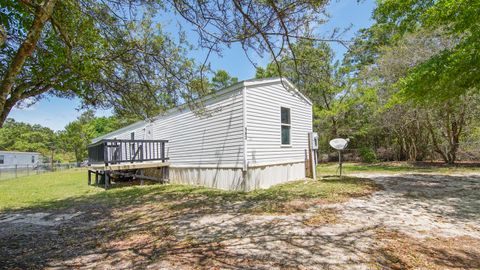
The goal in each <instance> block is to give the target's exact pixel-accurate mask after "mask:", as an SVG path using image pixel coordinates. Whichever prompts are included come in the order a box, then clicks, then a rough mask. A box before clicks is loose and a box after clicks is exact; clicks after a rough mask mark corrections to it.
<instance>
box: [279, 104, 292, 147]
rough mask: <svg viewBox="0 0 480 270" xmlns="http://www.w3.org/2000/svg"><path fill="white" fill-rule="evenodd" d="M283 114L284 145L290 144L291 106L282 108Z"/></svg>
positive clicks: (281, 112)
mask: <svg viewBox="0 0 480 270" xmlns="http://www.w3.org/2000/svg"><path fill="white" fill-rule="evenodd" d="M280 114H281V122H282V123H281V125H282V127H281V133H282V134H281V135H282V145H290V129H291V122H290V109H289V108H284V107H281V108H280Z"/></svg>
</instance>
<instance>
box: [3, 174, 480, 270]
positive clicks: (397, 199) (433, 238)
mask: <svg viewBox="0 0 480 270" xmlns="http://www.w3.org/2000/svg"><path fill="white" fill-rule="evenodd" d="M365 176H368V177H369V178H371V179H373V180H374V181H375V182H377V183H378V184H380V185H381V186H383V190H381V191H378V192H375V193H374V194H372V195H370V196H366V197H358V198H353V199H350V200H348V201H347V202H344V203H337V204H318V205H316V206H314V207H311V208H309V209H308V210H307V211H306V212H301V213H293V214H289V215H267V214H262V215H259V214H251V213H243V212H242V211H241V209H242V202H238V203H233V204H232V203H229V204H226V203H218V204H216V205H214V206H212V205H210V204H206V205H202V202H201V201H200V202H198V201H196V202H195V203H194V204H192V202H191V201H190V200H189V199H188V198H185V199H183V200H182V201H180V202H176V204H175V205H174V206H175V207H173V208H172V207H171V205H170V207H169V208H168V210H167V208H166V207H165V206H163V205H161V203H159V204H155V205H154V204H144V205H141V206H139V205H136V206H132V207H124V208H121V209H105V208H102V206H95V207H77V208H72V209H66V210H62V211H53V212H36V213H32V212H22V213H18V212H17V213H5V214H2V215H0V268H5V269H9V268H11V269H16V268H18V269H22V268H47V269H64V268H77V269H92V268H97V269H110V268H118V269H132V268H147V269H479V268H480V175H433V174H398V175H380V174H376V175H363V177H365ZM172 209H174V210H172Z"/></svg>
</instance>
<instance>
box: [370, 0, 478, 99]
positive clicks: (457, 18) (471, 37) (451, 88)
mask: <svg viewBox="0 0 480 270" xmlns="http://www.w3.org/2000/svg"><path fill="white" fill-rule="evenodd" d="M478 14H480V2H479V1H476V0H440V1H431V0H409V1H395V0H383V1H379V5H378V7H377V9H376V10H375V15H374V17H375V19H376V20H377V26H379V27H382V28H385V29H391V30H393V31H394V32H395V33H396V35H394V36H393V37H392V38H391V40H390V44H394V43H395V42H396V41H398V40H399V39H401V38H402V37H403V36H404V35H405V33H408V32H416V31H418V30H419V29H421V28H425V29H429V30H436V29H443V30H444V31H445V34H446V35H448V36H449V37H451V38H453V39H455V40H456V43H455V46H453V47H451V48H447V49H445V50H444V51H442V52H439V53H438V54H436V55H433V56H431V57H430V58H429V59H426V60H425V61H424V62H423V63H421V64H419V65H417V66H415V67H413V68H412V69H411V70H409V72H408V74H407V75H406V76H405V78H403V79H402V80H401V82H400V84H399V86H400V88H401V94H402V95H404V97H405V99H407V100H412V99H413V100H416V101H418V102H424V101H432V100H433V101H439V100H448V99H449V98H453V97H458V96H460V95H463V94H465V93H466V92H467V91H469V90H470V89H472V88H473V89H478V88H479V83H480V74H479V73H478V72H476V70H479V69H480V58H479V55H480V44H479V42H478V40H480V21H479V20H478Z"/></svg>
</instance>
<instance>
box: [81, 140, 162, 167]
mask: <svg viewBox="0 0 480 270" xmlns="http://www.w3.org/2000/svg"><path fill="white" fill-rule="evenodd" d="M167 142H168V141H167V140H117V139H103V140H100V141H98V142H96V143H93V144H90V145H89V146H88V161H89V163H90V164H95V163H97V164H98V163H105V165H109V164H118V163H122V162H131V163H133V162H144V161H155V160H157V161H162V162H165V161H166V160H168V157H166V156H165V143H167Z"/></svg>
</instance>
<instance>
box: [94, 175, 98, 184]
mask: <svg viewBox="0 0 480 270" xmlns="http://www.w3.org/2000/svg"><path fill="white" fill-rule="evenodd" d="M95 186H98V171H95Z"/></svg>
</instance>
